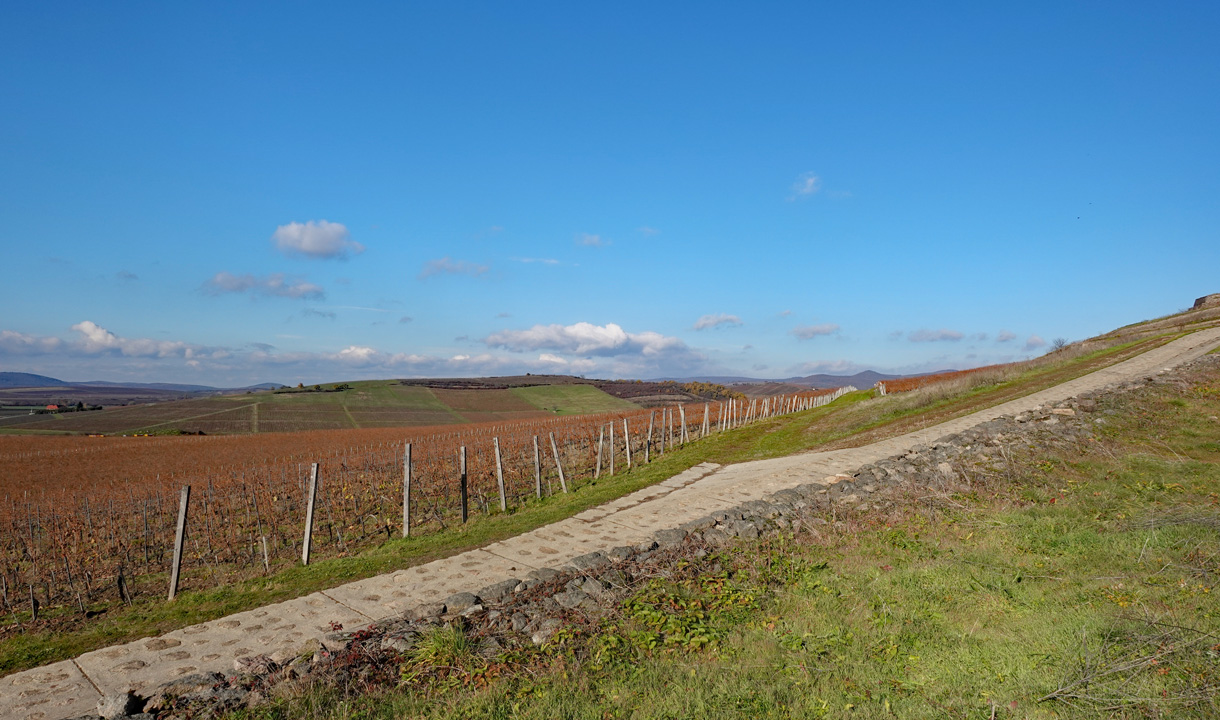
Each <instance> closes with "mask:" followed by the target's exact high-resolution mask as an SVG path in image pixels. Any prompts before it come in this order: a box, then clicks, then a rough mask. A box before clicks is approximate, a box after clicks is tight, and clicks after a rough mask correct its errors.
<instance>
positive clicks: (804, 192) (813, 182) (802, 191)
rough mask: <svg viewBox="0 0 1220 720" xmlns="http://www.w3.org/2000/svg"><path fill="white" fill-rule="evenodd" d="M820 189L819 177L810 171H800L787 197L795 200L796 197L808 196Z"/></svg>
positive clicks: (820, 180)
mask: <svg viewBox="0 0 1220 720" xmlns="http://www.w3.org/2000/svg"><path fill="white" fill-rule="evenodd" d="M821 189H822V179H821V178H819V177H818V176H817V175H815V174H813V173H811V172H807V173H802V174H801V175H800V176H799V177H797V179H796V182H794V183H792V195H790V196H789V197H788V199H789V200H796V199H797V198H802V197H809V196H810V195H813V194H815V193H816V192H817V191H818V190H821Z"/></svg>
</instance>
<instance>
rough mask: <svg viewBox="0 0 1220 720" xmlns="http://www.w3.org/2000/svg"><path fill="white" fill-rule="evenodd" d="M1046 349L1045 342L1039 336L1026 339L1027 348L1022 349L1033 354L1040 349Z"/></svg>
mask: <svg viewBox="0 0 1220 720" xmlns="http://www.w3.org/2000/svg"><path fill="white" fill-rule="evenodd" d="M1044 347H1046V341H1045V340H1043V339H1042V338H1041V337H1039V336H1038V335H1030V336H1029V338H1028V339H1026V341H1025V347H1024V348H1022V349H1023V350H1025V352H1031V351H1033V350H1037V349H1038V348H1044Z"/></svg>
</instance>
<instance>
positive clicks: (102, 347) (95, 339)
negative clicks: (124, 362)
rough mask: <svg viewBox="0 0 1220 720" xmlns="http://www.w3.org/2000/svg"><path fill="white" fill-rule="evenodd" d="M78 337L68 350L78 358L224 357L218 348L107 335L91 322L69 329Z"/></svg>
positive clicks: (87, 321) (105, 331) (102, 328)
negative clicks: (118, 356)
mask: <svg viewBox="0 0 1220 720" xmlns="http://www.w3.org/2000/svg"><path fill="white" fill-rule="evenodd" d="M72 330H74V331H76V332H77V333H79V334H80V337H79V338H77V339H76V341H74V342H72V343H69V344H68V349H69V351H70V352H71V353H73V354H78V355H106V354H117V355H122V356H124V357H144V358H170V357H180V358H186V359H191V358H194V357H201V356H203V357H206V356H211V357H227V356H228V354H229V352H228V351H227V350H224V349H222V348H208V347H203V346H201V345H192V344H190V343H185V342H180V341H177V340H152V339H149V338H125V337H120V336H118V335H116V334H115V333H112V332H110V331H109V330H107V329H106V328H104V327H102V326H100V325H98V324H97V323H95V322H93V321H91V320H83V321H81V322H79V323H77V324H75V325H73V326H72Z"/></svg>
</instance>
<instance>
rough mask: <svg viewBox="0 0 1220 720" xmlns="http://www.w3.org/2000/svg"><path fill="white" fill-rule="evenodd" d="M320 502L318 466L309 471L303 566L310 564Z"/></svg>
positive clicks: (314, 465) (302, 554) (315, 465)
mask: <svg viewBox="0 0 1220 720" xmlns="http://www.w3.org/2000/svg"><path fill="white" fill-rule="evenodd" d="M317 500H318V464H317V463H313V466H312V467H311V468H310V470H309V500H307V501H306V502H307V504H306V505H305V543H304V545H303V546H302V548H301V564H302V565H308V564H309V551H310V549H311V545H312V543H313V508H314V505H315V504H316V503H317Z"/></svg>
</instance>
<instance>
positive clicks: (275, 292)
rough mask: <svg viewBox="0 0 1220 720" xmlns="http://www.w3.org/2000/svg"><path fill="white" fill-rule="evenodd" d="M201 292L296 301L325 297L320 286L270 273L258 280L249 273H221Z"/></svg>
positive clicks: (324, 292)
mask: <svg viewBox="0 0 1220 720" xmlns="http://www.w3.org/2000/svg"><path fill="white" fill-rule="evenodd" d="M203 291H204V292H205V293H207V294H209V295H224V294H226V293H237V294H241V293H249V294H251V295H270V296H274V297H286V298H293V299H297V300H321V299H322V298H324V297H326V291H325V290H323V289H322V286H321V285H315V284H313V283H311V282H306V281H304V280H301V279H299V278H289V277H288V276H287V275H285V274H284V273H272V274H270V275H268V276H266V277H261V278H260V277H255V276H254V275H251V274H249V273H246V274H244V275H234V274H233V273H230V272H224V271H221V272H218V273H216V274H215V275H213V276H212V278H211V279H210V280H208V281H207V282H205V283H204V284H203Z"/></svg>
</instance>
